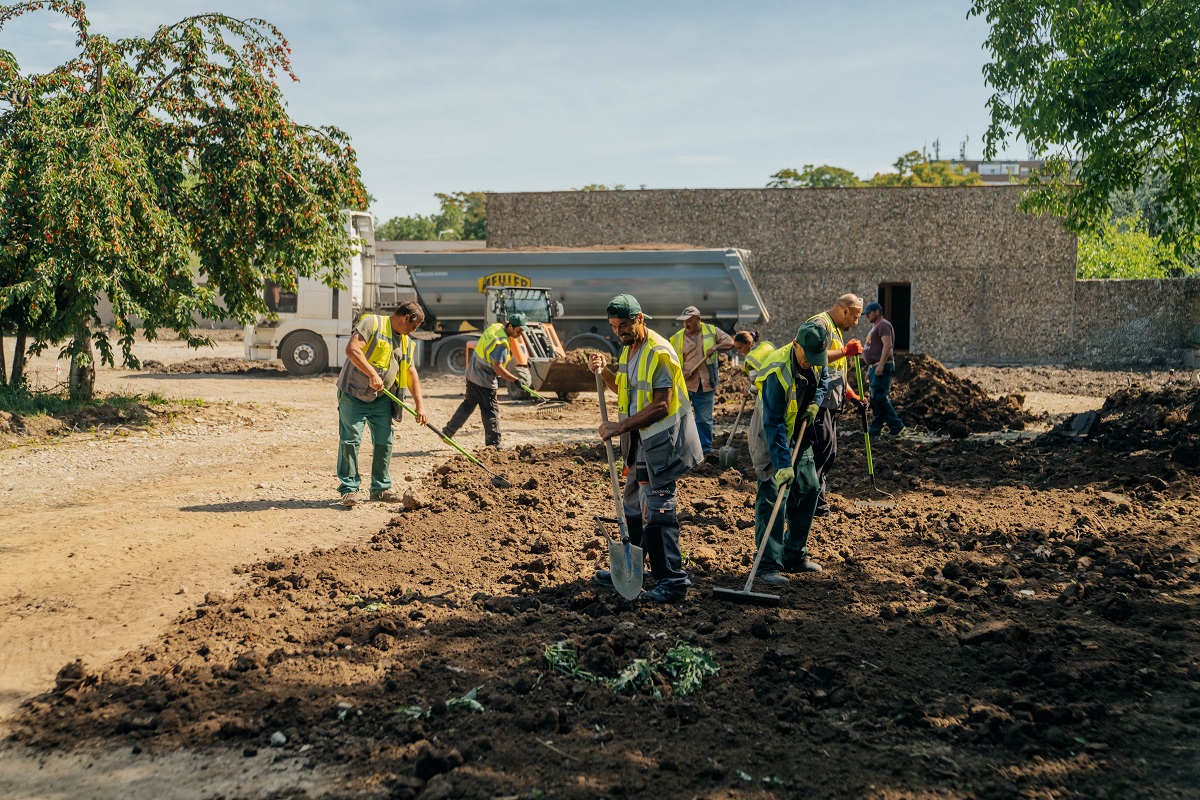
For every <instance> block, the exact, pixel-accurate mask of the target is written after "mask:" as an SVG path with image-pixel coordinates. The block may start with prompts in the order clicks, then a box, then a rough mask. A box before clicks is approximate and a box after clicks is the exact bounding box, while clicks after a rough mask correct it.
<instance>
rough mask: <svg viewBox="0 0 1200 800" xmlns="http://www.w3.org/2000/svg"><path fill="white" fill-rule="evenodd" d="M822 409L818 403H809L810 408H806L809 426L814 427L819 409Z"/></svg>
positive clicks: (806, 418)
mask: <svg viewBox="0 0 1200 800" xmlns="http://www.w3.org/2000/svg"><path fill="white" fill-rule="evenodd" d="M819 409H820V406H818V405H817V404H816V403H811V404H809V406H808V408H806V409H804V419H805V421H806V422H808V427H810V428H811V427H812V426H813V423H815V422H816V421H817V411H818V410H819Z"/></svg>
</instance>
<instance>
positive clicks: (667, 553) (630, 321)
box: [588, 294, 703, 603]
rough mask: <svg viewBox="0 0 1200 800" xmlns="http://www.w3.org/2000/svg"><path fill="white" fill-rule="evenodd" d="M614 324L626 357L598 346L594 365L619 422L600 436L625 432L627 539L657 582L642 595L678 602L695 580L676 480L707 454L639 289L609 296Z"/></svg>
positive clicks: (669, 351)
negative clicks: (687, 567) (610, 355)
mask: <svg viewBox="0 0 1200 800" xmlns="http://www.w3.org/2000/svg"><path fill="white" fill-rule="evenodd" d="M608 324H609V326H610V327H611V328H612V331H613V333H614V334H616V337H617V338H618V339H620V340H621V344H622V345H624V348H623V349H622V350H621V354H620V356H618V358H617V361H616V363H615V364H609V363H608V359H607V358H606V357H605V355H604V354H603V353H600V352H595V353H592V355H591V356H590V358H589V360H588V363H589V365H590V366H591V368H592V370H593V371H597V370H599V371H600V377H601V378H603V379H604V385H605V386H607V387H608V389H610V390H611V391H613V392H616V395H617V420H616V421H615V422H604V423H601V424H600V430H599V432H600V438H601V439H611V438H612V437H614V436H619V437H620V440H621V458H622V460H623V461H624V462H625V466H626V469H625V491H624V493H623V496H622V498H621V503H622V506H623V511H624V514H625V522H626V526H627V529H628V531H629V541H630V543H632V544H633V545H634V546H635V547H640V548H642V550H644V551H645V553H646V556H647V557H649V559H650V576H651V577H652V578H653V579H654V586H653V587H652V588H651V589H648V590H647V591H644V592H642V593H641V595H639V598H638V599H640V600H646V601H649V602H652V603H678V602H681V601H682V600H683V599H684V598H685V597H686V596H687V590H688V587H689V586H691V585H692V582H691V580H689V579H688V574H687V572H685V571H684V569H683V553H682V552H681V551H680V549H679V518H678V516H677V515H676V511H675V505H676V498H675V488H676V481H677V480H678V479H679V478H680V477H681V476H682V475H683V474H684V473H686V472H687V471H688V470H690V469H691V468H692V467H694V466H696V465H697V464H699V463H700V462H701V461H702V460H703V455H702V454H701V451H700V440H699V437H698V436H697V434H696V426H695V425H694V424H693V423H692V406H691V403H689V402H688V391H687V388H686V387H685V386H684V382H683V370H682V369H681V368H680V366H679V360H678V357H677V356H676V354H675V351H674V349H673V348H672V347H671V345H670V344H669V343H668V342H667V340H666V339H664V338H663V337H661V336H659V335H658V334H657V333H655V332H654V331H652V330H650V329H649V328H647V327H646V315H645V314H643V313H642V306H641V304H640V303H638V301H637V298H636V297H634V296H633V295H629V294H619V295H617V296H616V297H614V298H613V299H612V300H609V301H608ZM596 582H597V583H600V584H603V585H606V586H612V574H611V573H610V572H609V571H608V570H600V571H599V572H597V573H596Z"/></svg>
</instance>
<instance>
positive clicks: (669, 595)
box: [638, 583, 687, 603]
mask: <svg viewBox="0 0 1200 800" xmlns="http://www.w3.org/2000/svg"><path fill="white" fill-rule="evenodd" d="M685 599H687V590H686V589H684V590H683V591H680V590H678V589H672V588H670V587H668V586H664V585H663V584H661V583H660V584H659V585H658V586H655V587H654V588H653V589H648V590H646V591H644V592H642V593H641V594H639V595H638V600H643V601H646V602H650V603H682V602H683V601H684V600H685Z"/></svg>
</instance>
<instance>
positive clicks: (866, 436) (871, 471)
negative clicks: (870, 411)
mask: <svg viewBox="0 0 1200 800" xmlns="http://www.w3.org/2000/svg"><path fill="white" fill-rule="evenodd" d="M854 372H855V374H857V375H858V397H859V401H858V402H859V406H858V413H859V418H860V419H861V420H862V427H863V442H864V444H865V445H866V451H867V474H868V475H870V476H871V488H872V489H874V490H875V491H877V492H879V493H880V494H882V495H884V496H886V497H890V498H892V499H893V500H895V499H896V498H895V496H894V495H892V494H891V493H890V492H885V491H884V490H883V489H880V488H879V487H878V486H876V485H875V464H874V462H873V461H871V433H870V432H869V431H868V430H867V402H866V400H863V399H862V398H864V397H866V396H867V395H865V394H863V382H862V359H861V358H859V357H858V356H855V357H854Z"/></svg>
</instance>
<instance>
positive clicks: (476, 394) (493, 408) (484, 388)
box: [442, 313, 525, 447]
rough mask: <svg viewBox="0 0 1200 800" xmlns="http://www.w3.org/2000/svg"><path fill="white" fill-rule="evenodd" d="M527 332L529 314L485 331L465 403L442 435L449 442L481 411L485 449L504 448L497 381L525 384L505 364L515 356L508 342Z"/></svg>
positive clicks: (474, 357) (472, 366)
mask: <svg viewBox="0 0 1200 800" xmlns="http://www.w3.org/2000/svg"><path fill="white" fill-rule="evenodd" d="M524 329H525V315H524V314H520V313H517V314H509V315H508V318H507V319H506V320H505V321H504V322H493V323H492V324H491V325H489V326H487V327H486V328H485V329H484V331H483V335H482V336H480V337H479V341H477V342H476V343H475V350H474V351H473V352H472V353H471V357H470V358H468V359H467V388H466V391H465V392H463V401H462V402H461V403H460V404H459V406H458V409H457V410H456V411H455V412H454V416H452V417H450V421H449V422H447V423H446V427H445V428H443V429H442V435H443V436H445V437H446V438H447V439H450V438H453V436H454V434H455V433H457V432H458V429H459V428H461V427H462V426H463V423H465V422H466V421H467V419H468V418H470V416H471V413H472V412H473V411H474V410H475V409H476V408H478V409H479V416H480V417H481V418H482V419H483V443H484V446H485V447H499V446H500V404H499V403H498V402H496V390H497V389H498V388H499V384H498V383H497V382H496V378H497V377H500V378H503V379H504V380H506V381H511V382H513V383H518V384H519V383H521V379H520V378H518V377H517V376H516V375H514V374H513V373H511V372H509V371H508V370H507V369H505V367H504V364H505V362H507V361H508V359H509V358H510V357H511V355H512V354H511V353H509V351H508V340H509V339H510V338H516V337H518V336H520V335H521V333H522V331H524Z"/></svg>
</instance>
